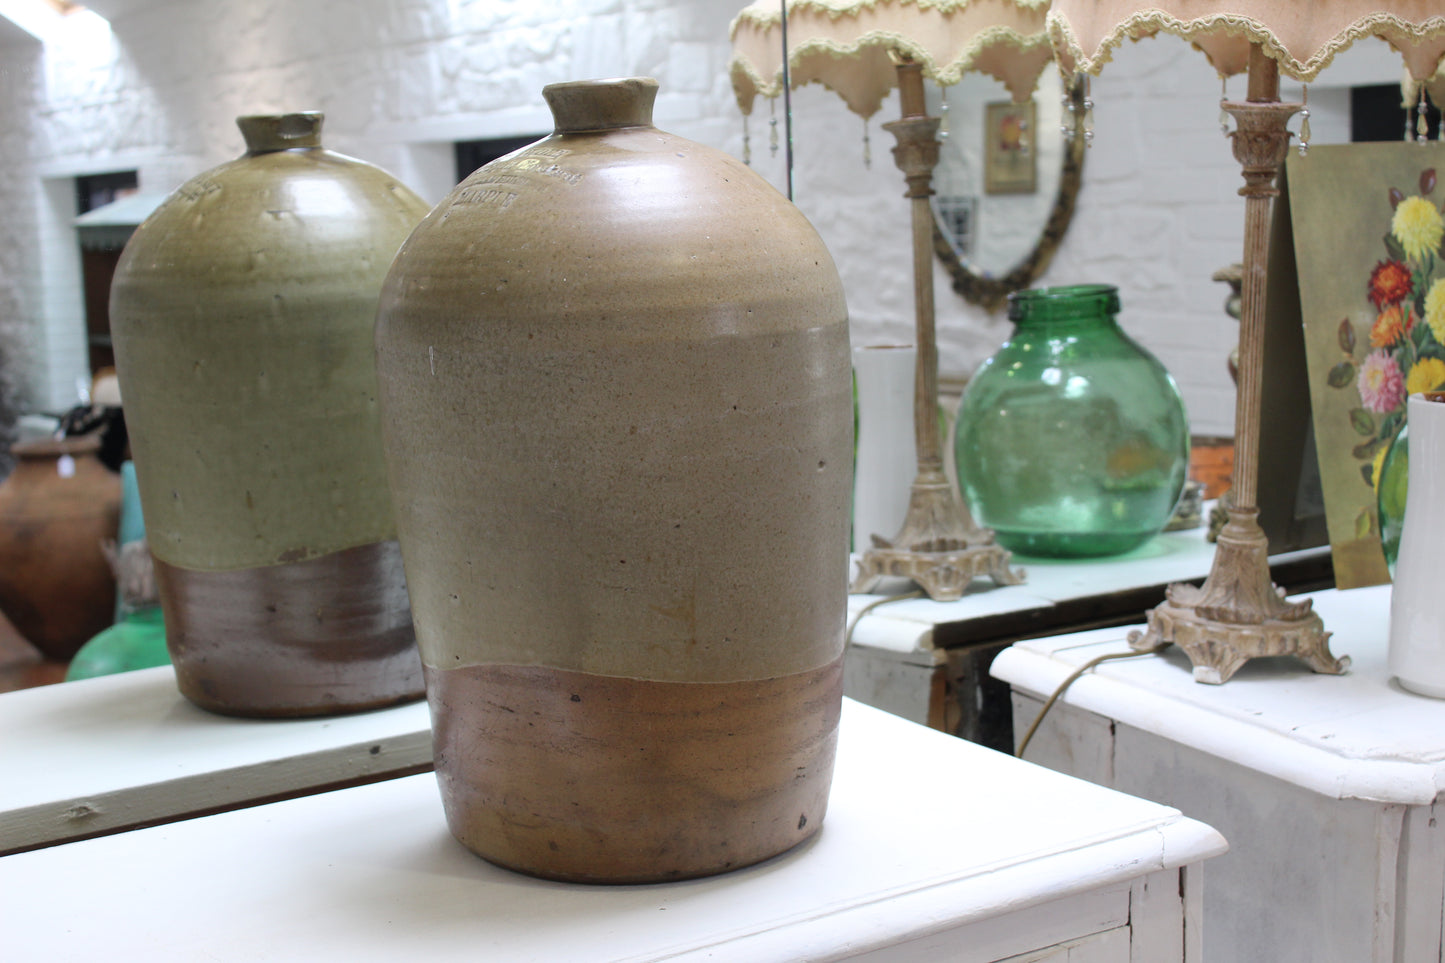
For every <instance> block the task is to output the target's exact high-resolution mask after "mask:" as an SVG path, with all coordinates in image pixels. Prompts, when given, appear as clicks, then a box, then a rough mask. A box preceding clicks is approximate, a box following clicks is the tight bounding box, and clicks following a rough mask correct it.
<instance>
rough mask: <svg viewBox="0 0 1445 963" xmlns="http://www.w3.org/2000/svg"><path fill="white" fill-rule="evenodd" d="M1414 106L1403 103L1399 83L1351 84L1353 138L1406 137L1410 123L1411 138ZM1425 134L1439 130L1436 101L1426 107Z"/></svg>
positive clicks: (1411, 134) (1437, 134)
mask: <svg viewBox="0 0 1445 963" xmlns="http://www.w3.org/2000/svg"><path fill="white" fill-rule="evenodd" d="M1416 120H1417V116H1416V113H1415V106H1414V105H1413V104H1411V105H1410V107H1409V108H1408V109H1406V108H1405V107H1404V106H1403V105H1402V104H1401V103H1400V85H1399V84H1371V85H1369V86H1366V87H1352V88H1350V140H1352V141H1354V142H1356V143H1359V142H1362V141H1379V140H1404V139H1405V127H1406V124H1408V125H1409V131H1410V138H1411V139H1412V140H1413V139H1414V137H1415V133H1416V126H1415V125H1416ZM1425 127H1426V136H1427V137H1430V138H1432V139H1433V138H1435V137H1438V136H1439V134H1440V108H1439V107H1436V106H1435V105H1434V104H1433V103H1427V104H1426V107H1425Z"/></svg>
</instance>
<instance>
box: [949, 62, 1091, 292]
mask: <svg viewBox="0 0 1445 963" xmlns="http://www.w3.org/2000/svg"><path fill="white" fill-rule="evenodd" d="M927 95H928V98H929V103H928V110H929V113H930V114H931V115H932V116H935V117H947V119H948V135H947V136H946V137H944V138H942V146H941V148H940V151H939V160H938V167H937V168H936V169H935V170H934V174H933V186H934V195H933V199H932V201H933V246H934V250H935V251H936V252H937V254H938V257H939V258H940V259H941V260H942V261H943V263H944V264H945V265H946V266H947V267H948V269H949V272H950V273H951V274H952V275H953V289H954V290H955V291H957V292H958V293H959V294H961V295H962V296H963V297H964V299H965V300H967V301H969V302H970V303H972V304H977V305H979V306H980V307H983V308H984V309H986V310H988V311H996V310H998V309H999V308H1000V307H1002V306H1003V305H1004V303H1005V302H1006V301H1007V300H1008V296H1009V294H1010V293H1012V292H1013V291H1017V290H1020V289H1022V288H1026V287H1028V286H1029V285H1030V284H1032V283H1033V282H1034V280H1035V279H1036V278H1037V277H1038V276H1039V275H1040V274H1042V273H1043V271H1044V269H1045V268H1046V267H1048V265H1049V261H1050V260H1051V259H1052V258H1053V256H1054V252H1055V251H1056V250H1057V249H1058V246H1059V242H1060V241H1062V240H1063V237H1064V233H1065V232H1066V231H1067V230H1068V228H1069V221H1070V219H1072V217H1073V215H1074V201H1075V200H1076V198H1077V197H1078V194H1079V184H1080V181H1081V179H1082V174H1083V168H1084V148H1085V142H1084V136H1083V126H1084V107H1083V101H1084V95H1083V84H1082V82H1079V81H1075V82H1074V83H1073V84H1071V85H1070V90H1069V97H1070V100H1071V101H1072V103H1073V106H1074V109H1073V110H1072V111H1067V110H1065V109H1064V105H1063V83H1062V81H1061V80H1060V78H1059V75H1058V72H1057V71H1055V70H1048V69H1046V70H1045V71H1044V72H1043V75H1042V76H1040V78H1039V86H1038V89H1037V90H1036V91H1034V97H1033V100H1032V101H1030V102H1028V103H1024V104H1015V103H1012V102H1011V101H1010V100H1009V99H1008V96H1007V94H1006V93H1005V92H1004V89H1003V87H1002V85H1000V84H999V83H998V82H997V81H995V80H994V79H993V78H991V77H988V76H986V75H983V74H965V75H964V77H963V79H962V80H961V81H960V82H959V83H957V84H954V85H953V86H951V87H949V88H948V90H947V99H946V101H945V99H944V94H942V93H941V92H940V91H939V88H938V87H936V86H932V85H930V86H929V88H928V91H927ZM1065 123H1067V124H1069V125H1070V126H1071V127H1072V128H1073V132H1074V136H1072V137H1065V136H1064V132H1063V129H1062V128H1063V125H1064V124H1065Z"/></svg>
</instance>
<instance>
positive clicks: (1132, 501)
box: [954, 284, 1189, 557]
mask: <svg viewBox="0 0 1445 963" xmlns="http://www.w3.org/2000/svg"><path fill="white" fill-rule="evenodd" d="M1118 311H1119V292H1118V289H1117V288H1115V287H1113V286H1111V285H1103V284H1088V285H1075V286H1069V287H1057V288H1040V289H1035V290H1028V291H1020V292H1017V293H1015V294H1013V295H1011V296H1010V297H1009V319H1010V320H1011V321H1013V322H1014V324H1015V330H1014V333H1013V336H1012V337H1011V338H1010V339H1009V340H1008V341H1007V342H1006V343H1005V344H1004V345H1003V347H1001V348H1000V349H999V350H998V352H997V353H996V354H994V355H993V357H991V358H989V359H988V360H987V361H985V362H984V363H983V365H982V366H981V367H980V368H979V370H978V371H977V373H976V374H975V375H974V377H973V378H972V379H971V380H970V381H969V384H968V388H967V390H966V391H965V392H964V395H963V401H962V404H961V406H960V409H959V415H958V422H957V426H956V434H955V438H954V456H955V458H956V459H957V464H958V479H959V484H960V485H961V487H962V488H963V492H964V496H965V497H966V499H967V501H968V505H969V508H970V509H971V510H972V512H973V514H974V516H975V518H976V519H977V520H978V521H979V523H980V524H982V525H986V526H987V527H989V528H992V529H993V530H994V532H995V533H996V535H997V538H998V541H999V543H1000V544H1001V545H1003V546H1004V547H1005V548H1008V549H1010V550H1012V551H1014V552H1017V553H1019V554H1022V555H1034V556H1044V557H1088V556H1103V555H1116V554H1119V553H1122V552H1127V551H1129V550H1130V549H1132V548H1135V547H1137V546H1138V545H1140V544H1142V543H1143V542H1145V541H1147V540H1148V539H1150V538H1151V537H1153V536H1154V535H1155V534H1157V533H1158V532H1159V531H1160V530H1161V529H1162V528H1163V527H1164V525H1165V523H1167V522H1168V521H1169V517H1170V515H1171V514H1172V513H1173V511H1174V506H1175V504H1176V503H1177V502H1178V500H1179V495H1180V492H1181V491H1182V490H1183V487H1184V480H1185V475H1186V473H1187V471H1188V465H1189V425H1188V421H1187V419H1186V418H1185V414H1184V401H1183V399H1182V398H1181V397H1180V395H1179V388H1178V386H1177V385H1175V383H1174V379H1173V378H1172V377H1170V375H1169V372H1168V371H1166V370H1165V369H1164V366H1163V365H1162V364H1160V363H1159V361H1158V359H1156V358H1155V357H1154V356H1153V355H1151V354H1150V353H1149V352H1148V351H1146V350H1144V348H1142V347H1141V346H1140V345H1139V344H1137V343H1136V342H1135V341H1133V340H1132V339H1130V338H1129V336H1128V335H1126V334H1125V333H1124V332H1123V331H1122V330H1121V329H1120V328H1119V325H1118V322H1117V320H1116V317H1115V316H1116V315H1117V313H1118Z"/></svg>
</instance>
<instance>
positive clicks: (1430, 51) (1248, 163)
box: [1048, 0, 1445, 684]
mask: <svg viewBox="0 0 1445 963" xmlns="http://www.w3.org/2000/svg"><path fill="white" fill-rule="evenodd" d="M1048 22H1049V35H1050V39H1051V41H1052V43H1053V46H1054V52H1055V55H1056V57H1057V60H1058V63H1059V69H1060V70H1061V71H1063V72H1064V73H1065V75H1066V76H1070V75H1072V73H1073V72H1074V71H1082V72H1084V73H1091V74H1098V73H1099V72H1100V68H1101V67H1103V65H1104V63H1106V62H1107V61H1108V60H1109V58H1110V51H1111V50H1112V49H1113V48H1114V47H1117V46H1118V45H1119V44H1121V43H1122V42H1123V41H1124V39H1125V38H1131V39H1138V38H1140V37H1146V36H1150V35H1153V34H1156V33H1170V34H1175V35H1177V36H1180V37H1183V38H1184V39H1186V40H1188V41H1190V42H1191V43H1193V44H1194V46H1196V47H1198V48H1199V49H1200V50H1202V51H1203V52H1204V54H1205V56H1207V57H1208V58H1209V61H1210V63H1211V64H1212V65H1213V66H1214V67H1215V69H1216V70H1218V71H1219V73H1220V74H1221V75H1222V76H1226V77H1227V76H1230V75H1233V74H1238V73H1244V72H1247V73H1248V92H1247V94H1246V98H1245V99H1244V100H1243V101H1237V102H1226V103H1225V104H1224V109H1225V110H1226V111H1228V112H1229V113H1230V114H1231V115H1232V116H1233V118H1234V120H1235V125H1236V127H1235V130H1234V132H1233V133H1232V134H1231V138H1232V140H1233V145H1234V155H1235V158H1236V159H1237V160H1238V161H1239V163H1240V166H1241V170H1242V173H1243V175H1244V182H1245V183H1244V186H1243V187H1241V188H1240V190H1239V193H1240V194H1242V195H1243V196H1244V198H1245V229H1244V283H1243V292H1242V294H1243V298H1242V302H1241V311H1240V332H1239V378H1238V383H1239V385H1238V396H1237V400H1236V403H1235V429H1234V431H1235V434H1234V446H1235V455H1234V477H1233V496H1232V497H1233V500H1234V505H1233V506H1232V507H1231V508H1230V509H1229V521H1228V523H1227V524H1226V525H1225V527H1224V530H1223V531H1222V532H1221V533H1220V536H1219V541H1218V546H1217V549H1216V552H1215V556H1214V562H1213V565H1212V567H1211V569H1210V573H1209V577H1208V579H1206V580H1205V582H1204V585H1203V586H1202V587H1199V588H1196V587H1194V586H1192V585H1188V584H1179V585H1171V586H1170V587H1169V589H1168V594H1167V597H1166V599H1165V601H1164V602H1163V603H1162V604H1161V605H1159V607H1158V608H1156V609H1154V610H1153V611H1152V612H1151V613H1150V614H1149V624H1148V627H1147V628H1146V629H1145V630H1144V631H1142V632H1135V633H1133V635H1132V636H1131V637H1130V643H1131V644H1132V645H1133V646H1134V647H1135V648H1136V649H1140V650H1143V649H1148V648H1153V647H1155V646H1157V645H1158V644H1160V643H1166V644H1167V643H1173V644H1177V645H1178V646H1179V647H1180V648H1181V649H1183V650H1184V651H1185V653H1187V654H1188V656H1189V659H1190V661H1191V663H1192V664H1193V666H1194V678H1195V680H1196V681H1199V682H1205V683H1214V684H1218V683H1222V682H1225V681H1227V680H1228V679H1229V678H1230V676H1232V675H1233V674H1234V673H1235V672H1236V671H1237V670H1238V669H1239V667H1240V666H1241V665H1243V664H1244V663H1245V662H1246V661H1248V660H1249V659H1252V658H1256V657H1258V656H1272V655H1295V656H1298V657H1299V658H1301V659H1303V660H1304V661H1305V663H1306V664H1307V665H1309V667H1310V668H1312V669H1314V670H1315V671H1316V672H1325V673H1340V672H1343V671H1345V669H1346V668H1347V667H1348V666H1349V663H1350V660H1349V659H1348V658H1335V657H1334V656H1333V655H1332V654H1331V652H1330V648H1329V641H1330V633H1329V632H1327V631H1326V630H1325V628H1324V625H1323V623H1322V622H1321V620H1320V617H1319V616H1318V615H1317V614H1316V613H1315V612H1314V611H1313V610H1312V609H1311V607H1310V603H1309V602H1308V601H1307V600H1306V601H1299V602H1291V601H1287V600H1285V599H1284V598H1283V597H1282V594H1281V593H1280V591H1279V590H1278V589H1277V588H1276V587H1275V586H1274V585H1273V584H1272V583H1271V581H1270V574H1269V543H1268V540H1267V539H1266V537H1265V535H1264V532H1263V530H1262V529H1261V528H1260V525H1259V518H1258V516H1259V508H1258V504H1257V499H1256V492H1257V488H1258V480H1259V426H1260V415H1261V410H1260V409H1261V394H1262V389H1263V383H1264V370H1263V356H1264V334H1265V325H1266V324H1268V323H1269V321H1268V319H1267V318H1266V317H1265V310H1264V309H1265V282H1266V262H1267V234H1268V230H1269V216H1270V205H1271V203H1272V200H1273V198H1274V197H1275V195H1276V194H1277V193H1278V190H1277V188H1276V187H1275V180H1276V175H1277V174H1278V172H1279V167H1280V164H1281V163H1282V162H1283V160H1284V156H1285V152H1286V151H1287V150H1288V148H1289V141H1290V137H1291V134H1290V132H1289V130H1288V127H1287V124H1288V123H1289V120H1290V118H1291V117H1292V116H1293V115H1294V114H1295V113H1296V112H1297V111H1299V110H1300V108H1301V106H1302V105H1300V104H1294V103H1282V102H1281V101H1280V99H1279V76H1280V74H1281V73H1284V74H1286V75H1288V76H1290V77H1293V78H1294V79H1296V80H1299V81H1302V82H1306V83H1308V82H1309V81H1312V80H1313V79H1314V78H1315V77H1316V75H1318V74H1319V72H1320V70H1321V69H1322V68H1323V67H1324V66H1325V65H1326V64H1328V63H1329V61H1330V60H1331V59H1332V58H1333V57H1334V55H1335V54H1336V53H1338V52H1339V51H1341V50H1343V49H1344V48H1345V47H1348V46H1349V45H1350V44H1351V43H1352V42H1354V41H1355V40H1357V39H1359V38H1361V37H1366V36H1378V37H1381V38H1383V39H1385V40H1387V41H1388V42H1389V43H1390V44H1391V46H1393V47H1394V48H1395V49H1396V50H1398V51H1399V52H1400V53H1401V54H1402V56H1403V57H1404V60H1405V63H1406V66H1407V67H1408V68H1409V70H1410V73H1411V74H1412V75H1413V76H1415V77H1417V78H1419V79H1420V80H1424V79H1426V78H1428V77H1430V76H1431V75H1433V74H1434V72H1435V70H1436V67H1437V66H1438V64H1439V62H1440V58H1441V55H1442V53H1445V17H1442V16H1441V10H1440V6H1439V4H1438V2H1432V0H1393V2H1382V0H1375V2H1356V0H1330V2H1329V3H1320V2H1318V0H1213V2H1210V0H1054V3H1053V7H1052V9H1051V10H1050V12H1049V14H1048ZM1204 122H1205V119H1204V118H1201V123H1204Z"/></svg>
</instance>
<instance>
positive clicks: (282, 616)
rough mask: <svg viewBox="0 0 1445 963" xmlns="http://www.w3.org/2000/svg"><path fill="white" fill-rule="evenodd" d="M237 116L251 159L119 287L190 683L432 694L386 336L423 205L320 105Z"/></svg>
mask: <svg viewBox="0 0 1445 963" xmlns="http://www.w3.org/2000/svg"><path fill="white" fill-rule="evenodd" d="M238 123H239V125H240V127H241V131H242V134H243V135H244V137H245V140H246V146H247V153H246V155H245V156H244V157H241V158H239V159H238V160H234V161H231V162H229V163H227V164H223V165H221V166H220V167H217V168H215V169H214V170H211V171H208V172H207V173H204V174H201V175H199V176H198V177H196V178H194V179H192V180H191V181H188V182H187V183H186V184H184V185H182V186H181V187H180V188H179V189H178V190H177V191H176V192H175V193H174V194H173V195H172V196H171V197H170V198H169V199H167V200H166V202H165V203H164V204H162V205H161V206H160V208H158V209H157V210H156V211H155V213H154V214H152V215H151V217H150V218H149V219H147V220H146V222H145V223H144V224H142V225H141V226H140V228H139V229H138V230H137V231H136V232H135V234H134V236H133V237H132V238H131V240H130V243H129V244H127V245H126V248H125V252H124V253H123V254H122V256H121V260H120V264H119V265H118V267H117V269H116V274H115V281H114V284H113V287H112V295H111V308H110V314H111V325H112V330H113V333H114V337H115V351H116V361H117V367H118V374H119V376H120V381H121V389H122V393H123V395H124V397H125V402H126V422H127V426H128V428H129V430H130V437H131V446H132V450H133V453H134V457H135V463H136V474H137V476H138V479H139V483H140V495H141V504H142V507H143V509H144V512H145V519H146V530H147V534H148V537H149V542H150V547H151V551H152V553H153V554H154V556H155V561H156V577H157V580H158V582H159V586H160V591H161V601H162V605H163V606H164V608H165V623H166V630H167V641H168V644H169V647H170V651H171V656H172V659H173V661H174V663H175V666H176V675H177V678H178V680H179V683H180V687H181V691H182V692H183V693H185V695H186V696H187V697H188V698H190V699H191V700H192V701H194V702H196V703H197V704H199V705H201V706H203V707H205V708H207V709H212V710H215V711H218V712H226V713H235V714H241V715H308V714H321V713H330V712H341V711H349V710H356V709H365V708H371V707H375V706H381V705H387V704H391V703H395V702H398V701H402V700H406V699H411V698H416V697H419V696H420V695H421V692H422V680H421V665H420V661H419V659H418V657H417V655H416V651H415V643H414V635H413V632H412V629H411V618H410V609H409V606H408V604H407V597H406V590H405V583H404V581H403V576H402V569H401V561H400V553H399V550H398V548H397V545H396V541H395V523H394V521H393V518H392V512H391V502H390V495H389V493H388V491H387V487H386V475H385V467H384V463H383V459H382V453H381V437H380V427H379V424H378V414H377V402H376V370H375V363H374V360H373V348H372V326H373V324H374V322H375V315H376V301H377V295H378V292H379V291H380V289H381V282H382V279H383V277H384V276H385V273H386V269H387V267H388V265H389V264H390V263H391V259H392V256H393V255H394V254H395V253H396V250H397V248H398V247H399V246H400V244H401V242H402V240H404V239H405V237H406V236H407V234H408V233H409V232H410V231H411V229H412V228H413V227H415V226H416V224H417V222H418V221H419V220H420V219H421V218H422V216H423V215H424V214H425V213H426V205H425V204H424V203H423V202H422V201H421V200H420V199H419V198H418V197H417V196H416V195H415V194H413V193H412V192H411V191H409V190H407V188H405V187H403V186H402V185H401V184H399V183H397V181H396V180H395V179H393V178H392V177H391V176H390V175H389V174H387V173H385V172H384V171H381V170H379V169H377V168H375V167H372V166H371V165H369V164H365V163H362V162H361V161H358V160H354V159H352V158H349V157H344V156H342V155H340V154H336V153H333V152H331V151H328V150H325V149H324V148H322V146H321V142H320V125H321V115H319V114H284V115H279V116H262V117H243V118H240V120H239V121H238Z"/></svg>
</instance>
